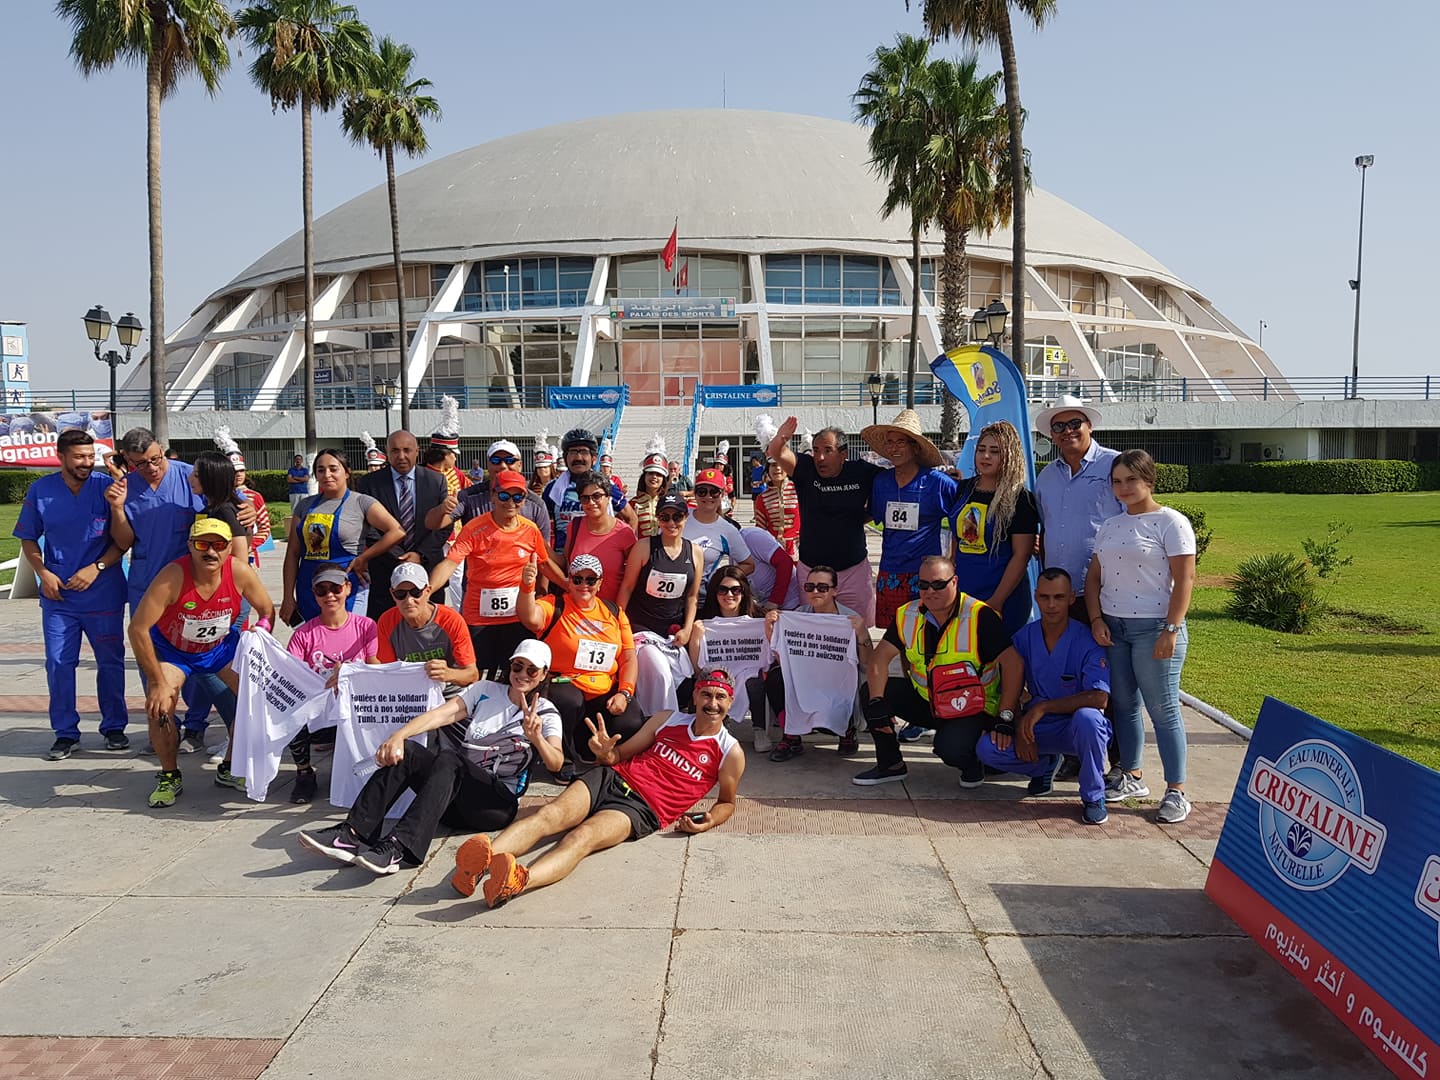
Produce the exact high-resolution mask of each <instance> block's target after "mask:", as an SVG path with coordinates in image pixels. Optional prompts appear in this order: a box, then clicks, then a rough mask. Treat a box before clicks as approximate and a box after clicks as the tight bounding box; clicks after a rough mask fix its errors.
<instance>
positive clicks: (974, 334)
mask: <svg viewBox="0 0 1440 1080" xmlns="http://www.w3.org/2000/svg"><path fill="white" fill-rule="evenodd" d="M1009 318H1010V311H1009V309H1007V308H1006V307H1005V304H1004V303H1003V302H1002V301H1000V300H996V301H995V302H994V303H992V304H991V305H990V306H989V307H983V308H976V309H975V314H974V315H972V316H971V317H970V340H971V341H984V342H986V343H988V344H989V345H991V346H993V347H998V346H999V344H1000V339H1001V338H1002V337H1004V336H1005V323H1006V321H1007V320H1008V319H1009ZM1020 359H1021V362H1022V363H1023V362H1024V359H1025V358H1024V357H1023V356H1022V357H1021V358H1020Z"/></svg>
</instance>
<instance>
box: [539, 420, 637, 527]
mask: <svg viewBox="0 0 1440 1080" xmlns="http://www.w3.org/2000/svg"><path fill="white" fill-rule="evenodd" d="M599 454H600V441H599V440H598V439H596V438H595V436H594V435H593V434H591V433H590V432H589V431H587V430H586V429H585V428H571V429H570V430H569V431H567V432H566V433H565V437H564V438H563V439H561V440H560V456H561V458H562V460H563V461H564V462H565V471H564V472H562V473H561V474H560V475H559V476H557V477H556V478H555V479H554V480H552V481H550V483H549V484H547V485H546V487H545V495H544V498H545V508H546V509H547V510H549V511H550V521H551V523H552V528H551V532H552V533H553V537H552V539H551V544H552V545H553V547H554V549H555V550H556V551H564V550H565V543H566V541H567V540H568V539H569V535H570V524H571V522H573V521H574V520H575V519H577V518H578V517H580V515H581V509H580V493H579V492H578V491H577V490H576V489H575V482H576V481H577V480H579V479H580V478H581V477H584V476H588V475H589V474H590V473H591V472H592V471H593V470H594V468H595V462H596V458H597V457H598V456H599ZM610 508H611V509H612V510H613V511H614V512H615V516H616V517H617V518H619V519H620V520H621V521H623V522H625V524H627V525H629V526H630V527H631V528H632V529H633V528H635V526H636V525H637V524H639V519H638V518H636V516H635V511H634V509H633V508H632V507H631V506H630V503H629V500H627V499H626V498H625V493H624V492H623V491H621V490H620V485H619V484H617V483H616V482H615V481H614V480H611V481H610Z"/></svg>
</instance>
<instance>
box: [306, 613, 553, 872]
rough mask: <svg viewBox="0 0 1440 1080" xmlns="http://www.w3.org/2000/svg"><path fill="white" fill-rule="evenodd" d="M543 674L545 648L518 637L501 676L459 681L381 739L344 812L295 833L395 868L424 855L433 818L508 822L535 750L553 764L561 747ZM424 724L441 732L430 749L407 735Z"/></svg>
mask: <svg viewBox="0 0 1440 1080" xmlns="http://www.w3.org/2000/svg"><path fill="white" fill-rule="evenodd" d="M549 675H550V649H549V648H548V647H547V646H546V645H544V644H543V643H542V642H539V641H522V642H521V643H520V644H519V645H517V646H516V647H515V651H514V652H513V654H512V655H511V657H510V663H509V665H508V678H506V679H505V680H502V681H495V682H491V681H489V680H485V681H482V682H477V683H475V684H474V685H472V686H470V687H467V688H466V689H465V690H464V691H463V692H462V693H461V694H460V695H459V696H457V697H453V698H450V699H448V700H447V701H445V703H444V704H442V705H439V706H437V707H436V708H434V709H431V710H429V711H428V712H423V713H421V714H420V715H419V716H417V717H415V719H414V720H411V721H410V722H409V723H408V724H406V725H405V726H404V727H403V728H401V729H400V730H399V731H397V732H396V733H395V734H394V735H392V736H390V738H388V739H386V740H385V742H383V743H381V744H380V748H379V749H378V750H376V751H375V763H376V764H377V765H379V766H380V768H379V770H378V771H377V772H376V773H375V774H374V775H373V776H371V777H370V779H369V780H368V781H366V783H365V787H364V788H363V789H361V792H360V795H359V797H358V798H357V799H356V800H355V805H354V806H353V807H351V809H350V813H349V815H348V816H347V817H346V818H345V820H344V821H343V822H341V823H340V824H339V825H332V826H330V827H329V828H327V829H318V830H316V831H314V832H305V833H301V834H300V842H301V843H302V844H304V845H305V846H306V847H308V848H309V849H310V850H312V851H318V852H319V853H320V854H322V855H324V856H325V857H327V858H330V859H334V860H335V861H336V862H340V863H346V864H350V863H358V864H359V865H361V866H363V867H365V869H367V870H369V871H370V872H371V873H374V874H393V873H395V872H396V871H398V870H399V869H400V866H401V864H402V863H410V864H413V865H418V864H420V863H422V862H424V861H425V857H426V855H427V854H429V851H430V841H431V840H433V839H434V837H435V831H436V829H438V828H439V827H440V826H441V825H445V826H447V827H449V828H452V829H458V830H463V831H465V832H472V833H473V832H491V831H493V830H495V829H503V828H504V827H505V826H507V825H509V824H510V822H512V821H514V820H515V812H516V810H518V809H519V806H520V796H521V795H522V794H524V791H525V788H526V786H527V785H528V783H529V781H530V769H531V768H532V766H533V765H534V762H535V760H536V758H539V759H540V760H541V761H542V762H544V763H545V766H546V768H548V769H550V770H551V771H555V770H558V769H559V768H560V763H561V761H562V760H563V757H564V755H563V754H562V753H561V749H560V716H559V714H558V713H557V712H556V711H555V706H554V705H553V704H551V703H550V702H549V701H547V700H546V699H545V697H544V690H545V681H546V679H547V678H548V677H549ZM428 731H438V732H439V733H440V737H439V740H438V745H437V746H436V747H435V748H434V749H431V748H429V747H426V746H423V745H420V744H418V743H414V742H410V741H408V740H410V739H411V738H413V737H415V736H417V735H423V734H425V733H426V732H428ZM409 790H413V791H414V792H415V801H414V802H412V803H411V804H410V806H409V808H408V809H407V810H406V811H405V813H404V815H403V816H402V817H401V818H400V821H399V822H398V823H397V824H396V826H395V828H394V830H393V831H390V832H388V833H386V832H385V831H384V830H385V819H386V815H387V814H388V813H389V812H390V808H391V807H392V806H394V805H395V803H396V801H397V800H398V799H399V798H400V796H401V795H402V794H404V793H405V792H406V791H409Z"/></svg>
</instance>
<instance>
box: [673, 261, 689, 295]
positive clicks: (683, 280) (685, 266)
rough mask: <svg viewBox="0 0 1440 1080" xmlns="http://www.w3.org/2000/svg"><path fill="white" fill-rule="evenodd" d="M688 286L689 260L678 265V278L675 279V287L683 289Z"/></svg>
mask: <svg viewBox="0 0 1440 1080" xmlns="http://www.w3.org/2000/svg"><path fill="white" fill-rule="evenodd" d="M689 284H690V260H689V259H686V260H685V261H684V262H683V263H681V264H680V276H679V277H677V278H676V279H675V287H676V288H679V289H684V288H686V287H688V286H689Z"/></svg>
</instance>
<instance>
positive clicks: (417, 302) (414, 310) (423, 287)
mask: <svg viewBox="0 0 1440 1080" xmlns="http://www.w3.org/2000/svg"><path fill="white" fill-rule="evenodd" d="M402 269H403V271H404V275H405V314H407V315H419V314H422V313H423V312H424V311H425V310H426V309H427V308H429V307H430V301H431V299H432V298H433V297H434V296H435V291H434V279H433V275H432V273H431V268H430V265H429V264H428V263H419V264H410V265H406V266H403V267H402ZM441 281H442V282H443V281H444V278H441ZM395 301H396V296H395V268H394V267H393V266H377V267H375V268H374V269H373V270H365V271H362V272H361V273H359V274H357V275H356V276H355V284H354V285H352V286H351V287H350V294H349V296H347V297H346V299H345V300H344V301H343V302H342V303H341V304H340V305H339V306H338V307H337V308H336V309H335V318H336V319H394V318H396V317H397V307H396V303H395Z"/></svg>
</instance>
